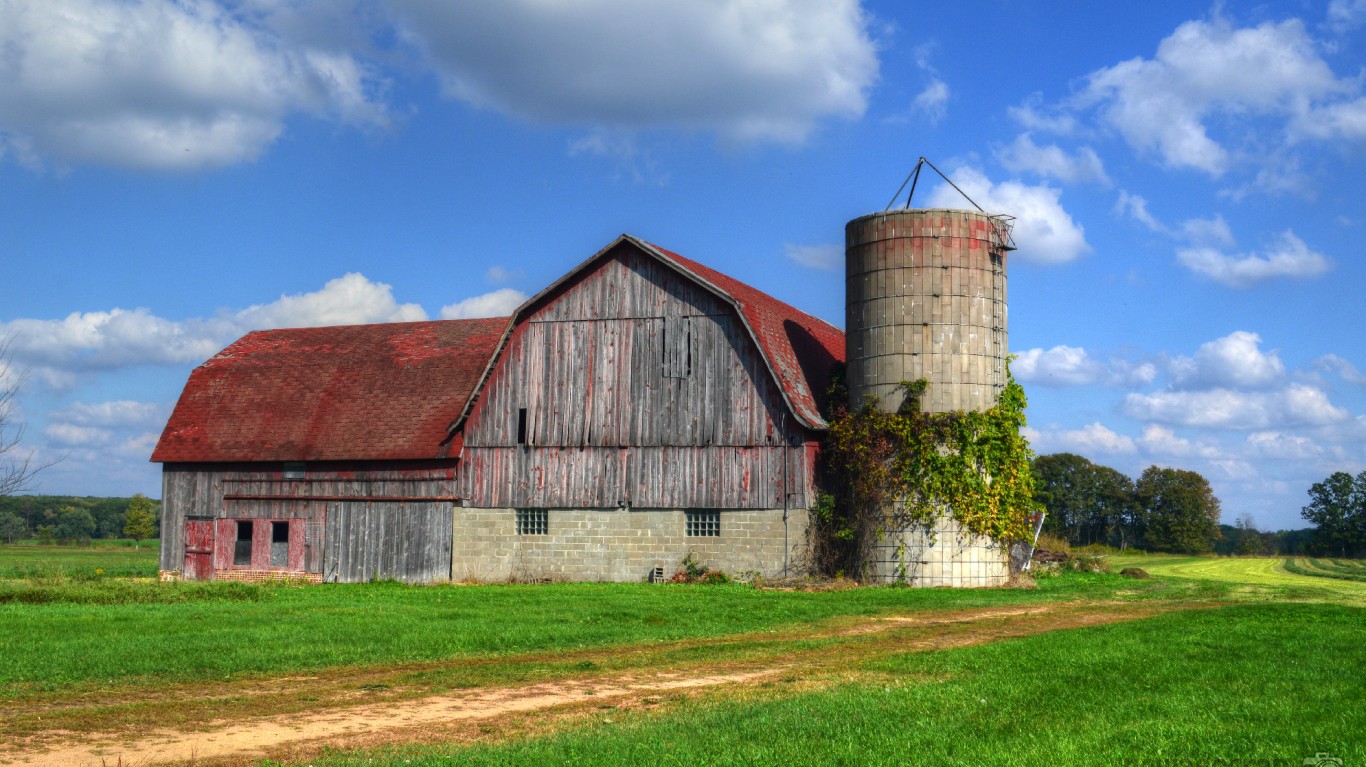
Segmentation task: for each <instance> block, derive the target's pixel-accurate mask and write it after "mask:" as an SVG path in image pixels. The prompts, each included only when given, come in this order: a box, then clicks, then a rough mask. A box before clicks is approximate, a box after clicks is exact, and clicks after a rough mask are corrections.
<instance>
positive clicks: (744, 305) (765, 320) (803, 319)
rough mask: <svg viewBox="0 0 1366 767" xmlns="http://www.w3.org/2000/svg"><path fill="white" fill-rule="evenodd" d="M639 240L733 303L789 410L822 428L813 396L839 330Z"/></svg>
mask: <svg viewBox="0 0 1366 767" xmlns="http://www.w3.org/2000/svg"><path fill="white" fill-rule="evenodd" d="M641 244H644V245H647V246H648V249H650V250H654V251H655V252H656V253H657V254H658V255H661V256H663V257H664V258H666V259H668V260H669V261H672V262H673V263H674V265H675V266H678V267H680V268H682V269H683V270H684V271H686V272H689V273H691V274H692V276H693V277H694V278H696V279H699V280H700V281H702V282H703V283H705V284H707V285H709V286H710V287H711V288H712V289H713V290H714V291H716V292H718V293H719V294H721V296H722V297H723V298H726V299H728V300H729V301H730V302H731V303H733V304H735V306H736V308H738V309H739V310H740V314H741V316H742V317H743V318H744V320H745V323H746V324H747V325H749V330H750V333H751V334H753V336H754V340H755V341H756V342H757V343H758V344H759V348H760V350H762V351H763V354H764V358H765V359H766V360H767V361H768V365H769V369H770V370H772V371H773V375H774V376H775V377H776V378H777V380H778V385H779V387H780V388H781V389H782V390H783V395H784V396H785V397H786V398H787V402H788V404H789V405H790V406H791V407H792V412H793V414H794V415H796V416H797V418H798V420H800V421H801V422H802V423H803V424H805V425H806V426H808V427H810V428H813V429H824V428H825V427H826V425H827V424H826V423H825V419H823V418H822V417H821V414H820V408H819V407H818V405H817V398H818V397H821V396H823V395H824V394H825V390H826V388H827V387H829V386H830V374H831V372H833V371H832V368H833V367H834V365H835V363H837V362H844V331H842V330H840V329H839V328H837V327H835V326H834V325H831V324H830V323H828V322H826V321H825V320H822V319H818V318H816V317H812V316H811V315H809V314H807V313H806V312H804V311H802V310H800V309H796V308H794V307H792V306H789V305H788V304H785V303H783V302H782V301H779V300H778V299H776V298H774V297H773V296H770V295H769V294H767V293H764V292H761V291H759V290H756V289H755V288H752V287H750V286H749V285H746V284H745V283H743V282H740V281H739V280H737V279H735V278H734V277H729V276H727V275H724V274H722V273H720V272H718V271H716V270H715V269H712V268H711V267H709V266H703V265H702V264H699V263H697V262H696V261H693V260H691V259H688V258H684V257H683V256H680V255H678V254H677V253H674V252H672V251H668V250H665V249H663V248H661V247H659V246H657V245H649V244H648V243H641Z"/></svg>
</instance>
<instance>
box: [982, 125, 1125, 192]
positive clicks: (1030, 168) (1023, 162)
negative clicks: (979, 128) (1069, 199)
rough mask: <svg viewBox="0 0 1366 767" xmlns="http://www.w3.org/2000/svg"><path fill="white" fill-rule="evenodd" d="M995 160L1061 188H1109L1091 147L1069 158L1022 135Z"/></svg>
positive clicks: (1100, 164) (997, 152)
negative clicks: (1089, 185) (1054, 181)
mask: <svg viewBox="0 0 1366 767" xmlns="http://www.w3.org/2000/svg"><path fill="white" fill-rule="evenodd" d="M996 159H997V160H999V161H1000V163H1001V165H1002V166H1004V167H1005V168H1006V170H1009V171H1011V172H1014V173H1023V172H1029V173H1035V174H1038V175H1040V176H1043V177H1044V178H1055V179H1057V180H1058V181H1061V182H1062V183H1064V184H1083V183H1096V184H1101V185H1104V186H1109V185H1110V177H1109V176H1107V175H1105V165H1104V163H1102V162H1101V161H1100V156H1099V155H1097V154H1096V151H1095V150H1094V149H1092V148H1091V147H1082V148H1080V149H1078V150H1077V151H1076V152H1075V153H1074V154H1068V153H1067V152H1066V151H1065V150H1063V149H1062V148H1061V147H1059V146H1058V145H1057V144H1049V145H1048V146H1039V145H1038V144H1035V143H1034V139H1033V137H1032V136H1030V134H1028V133H1021V134H1020V135H1019V136H1017V137H1016V138H1015V141H1014V142H1012V143H1011V144H1010V145H1009V146H1006V147H1003V148H998V149H997V150H996Z"/></svg>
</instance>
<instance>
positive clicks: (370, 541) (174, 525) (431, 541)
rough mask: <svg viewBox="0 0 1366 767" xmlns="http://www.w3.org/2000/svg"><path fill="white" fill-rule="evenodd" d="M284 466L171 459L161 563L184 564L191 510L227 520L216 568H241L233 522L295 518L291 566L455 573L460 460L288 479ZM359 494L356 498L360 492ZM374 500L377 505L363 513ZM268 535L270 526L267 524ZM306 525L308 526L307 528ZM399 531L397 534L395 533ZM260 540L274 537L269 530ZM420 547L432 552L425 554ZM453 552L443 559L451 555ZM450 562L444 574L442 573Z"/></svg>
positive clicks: (411, 577)
mask: <svg viewBox="0 0 1366 767" xmlns="http://www.w3.org/2000/svg"><path fill="white" fill-rule="evenodd" d="M283 468H284V467H283V466H282V465H281V464H166V465H165V466H164V467H163V471H162V536H161V569H162V570H167V571H171V570H181V569H182V568H184V564H185V544H186V541H185V522H186V520H187V519H188V518H196V519H212V520H219V521H223V520H227V521H229V526H220V527H218V528H217V531H218V532H217V534H216V535H215V544H216V546H217V550H216V551H215V554H214V558H213V561H214V568H215V572H218V571H228V570H242V569H252V568H242V567H239V566H233V565H232V564H231V561H232V553H231V552H229V551H225V550H223V541H224V536H228V535H230V533H228V532H226V531H228V530H229V528H230V525H231V522H230V521H231V520H247V519H250V520H281V521H286V520H287V521H290V522H291V527H290V531H291V541H290V542H291V547H293V545H294V544H295V541H296V540H299V541H300V542H301V545H302V546H303V552H302V557H301V558H300V557H298V556H293V555H292V556H291V557H290V560H289V561H290V563H291V564H290V565H289V566H287V567H286V568H280V569H286V570H290V571H298V570H299V567H298V565H299V564H300V563H302V572H305V573H319V574H320V573H323V572H324V569H325V566H326V565H327V563H329V562H331V563H337V565H336V567H335V568H334V573H335V575H336V578H335V579H336V580H342V581H353V580H369V579H370V578H372V577H376V575H377V574H378V575H379V577H394V578H400V579H402V580H408V581H416V582H425V581H430V580H433V579H434V578H449V577H450V540H451V537H450V536H451V520H450V517H451V510H452V508H453V507H454V503H453V501H454V496H455V479H454V476H455V462H454V461H431V462H388V463H373V464H349V465H327V464H314V465H308V466H306V467H305V475H304V477H303V478H302V479H286V478H285V477H284V474H283ZM353 499H354V500H353ZM366 507H369V508H371V509H375V510H376V511H374V512H373V513H371V512H369V511H360V512H358V511H357V509H365V508H366ZM258 527H260V530H259V531H257V532H258V534H259V535H262V536H264V535H266V533H265V532H263V531H265V530H267V529H268V526H258ZM296 530H297V531H300V532H302V535H298V534H297V533H296ZM394 536H398V538H394ZM340 541H344V542H345V543H346V545H347V546H352V547H361V548H367V547H368V548H374V549H376V551H377V552H381V553H380V554H377V555H376V556H377V557H378V558H377V559H375V560H367V559H364V558H359V559H358V558H357V557H355V556H350V555H346V556H345V557H343V555H342V553H341V552H340V551H335V552H334V550H333V547H334V546H335V545H338V544H336V543H335V542H340ZM258 543H260V544H261V545H269V541H268V540H266V539H265V538H262V540H261V541H260V542H258ZM419 550H421V551H422V552H425V553H424V554H421V555H419V554H417V553H416V552H417V551H419ZM443 557H444V564H442V558H443ZM443 567H444V574H442V575H433V573H434V572H436V571H439V570H441V568H443Z"/></svg>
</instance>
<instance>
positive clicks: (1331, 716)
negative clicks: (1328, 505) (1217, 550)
mask: <svg viewBox="0 0 1366 767" xmlns="http://www.w3.org/2000/svg"><path fill="white" fill-rule="evenodd" d="M1363 626H1366V611H1363V610H1362V609H1361V608H1352V607H1341V606H1335V605H1324V604H1312V605H1311V604H1293V605H1292V604H1283V605H1274V604H1256V605H1238V606H1232V607H1227V608H1222V609H1218V610H1200V611H1189V612H1178V613H1171V614H1166V615H1162V616H1159V617H1156V618H1151V619H1148V620H1144V621H1139V622H1137V623H1125V624H1118V625H1109V626H1101V627H1097V628H1089V629H1078V630H1072V631H1057V632H1052V633H1048V634H1040V635H1036V636H1030V637H1025V638H1021V639H1016V640H1011V641H1002V642H996V643H993V644H987V645H981V646H976V647H969V648H963V649H955V650H946V651H939V652H929V653H915V654H905V655H898V656H892V657H887V658H884V659H881V660H878V661H874V662H870V663H868V664H867V665H866V666H865V668H863V669H862V672H863V674H864V677H863V678H862V679H861V680H859V681H857V682H853V683H836V684H835V685H834V686H833V687H831V688H828V689H825V690H822V691H818V692H801V693H795V694H793V693H784V692H783V690H782V689H781V685H775V686H774V687H773V688H770V689H769V690H768V691H767V692H764V693H761V694H760V695H759V697H758V699H757V700H755V699H745V700H731V699H727V698H726V696H725V695H724V694H717V695H713V696H711V697H710V698H708V699H703V700H701V701H685V702H683V703H681V704H679V706H678V707H675V708H673V709H671V710H667V711H663V712H658V713H637V714H622V713H621V712H615V711H614V712H610V713H603V714H601V715H599V716H597V717H596V718H595V720H594V721H592V722H591V723H589V724H587V725H584V726H580V727H575V728H573V729H571V730H569V731H566V732H562V733H559V734H555V735H551V736H546V737H538V738H532V739H527V740H518V741H513V742H509V743H504V744H499V745H492V746H476V747H472V748H461V747H458V746H439V747H422V748H403V749H397V750H395V749H385V750H379V751H366V752H359V753H355V754H333V755H326V756H324V757H322V758H320V759H311V760H309V762H308V763H309V764H316V765H319V767H323V766H324V765H326V766H327V767H344V766H350V765H361V764H365V765H371V764H375V765H405V766H407V767H431V766H435V765H465V764H469V765H540V764H574V765H584V766H590V765H604V766H608V765H623V764H660V765H785V766H786V765H874V764H926V765H933V764H992V765H996V764H999V765H1036V764H1037V765H1050V764H1059V765H1078V764H1082V765H1113V764H1295V765H1298V764H1301V763H1302V761H1303V759H1305V758H1306V757H1313V756H1314V755H1315V754H1318V753H1330V754H1332V755H1333V756H1335V757H1337V758H1340V759H1342V760H1343V763H1344V764H1360V763H1361V760H1362V759H1363V758H1366V709H1364V708H1363V707H1362V706H1361V705H1360V704H1361V701H1362V700H1363V698H1366V681H1364V680H1363V673H1366V643H1363V642H1362V632H1363V629H1362V627H1363Z"/></svg>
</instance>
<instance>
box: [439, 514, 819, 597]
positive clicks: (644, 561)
mask: <svg viewBox="0 0 1366 767" xmlns="http://www.w3.org/2000/svg"><path fill="white" fill-rule="evenodd" d="M516 518H517V513H516V511H515V510H514V509H474V508H469V509H461V508H457V509H456V510H455V531H454V535H453V547H452V557H451V559H452V562H451V576H452V578H453V579H454V580H456V581H504V580H509V579H512V580H538V579H550V580H569V581H620V582H630V581H643V580H646V579H647V578H648V577H649V575H650V572H651V571H652V570H653V569H654V568H656V567H663V568H664V571H665V574H666V575H672V574H673V573H674V572H675V571H677V570H678V568H679V563H681V562H682V561H683V558H684V557H686V556H687V555H688V553H689V552H691V553H692V554H693V557H694V558H695V559H696V560H697V562H698V563H699V564H702V565H705V566H707V567H710V568H712V569H715V570H721V571H723V572H725V573H727V574H729V575H732V576H744V575H752V574H759V575H763V576H766V577H774V576H780V575H782V574H783V546H784V544H783V510H782V509H757V510H748V509H746V510H732V509H723V510H721V534H720V536H717V537H688V536H686V535H684V532H685V529H684V520H685V516H684V512H683V511H682V510H676V509H667V510H664V509H648V510H639V509H631V510H627V509H595V510H577V509H550V510H549V511H548V514H547V521H548V523H549V532H548V534H546V535H517V529H516ZM809 519H810V517H809V514H808V512H807V510H806V509H791V510H789V511H788V523H787V533H788V545H789V546H790V547H791V550H790V552H789V554H790V556H789V560H788V562H789V572H791V573H794V574H798V573H800V572H805V570H804V569H801V568H803V567H804V565H805V562H806V556H805V552H806V545H807V524H808V521H809Z"/></svg>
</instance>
